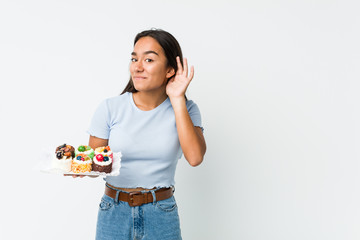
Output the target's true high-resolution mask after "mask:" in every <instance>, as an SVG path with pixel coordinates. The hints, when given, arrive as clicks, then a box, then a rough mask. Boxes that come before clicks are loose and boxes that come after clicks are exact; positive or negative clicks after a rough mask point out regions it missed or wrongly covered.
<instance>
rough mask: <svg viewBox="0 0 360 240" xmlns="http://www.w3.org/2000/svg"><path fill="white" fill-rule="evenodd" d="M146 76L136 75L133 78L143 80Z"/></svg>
mask: <svg viewBox="0 0 360 240" xmlns="http://www.w3.org/2000/svg"><path fill="white" fill-rule="evenodd" d="M145 78H146V77H141V76H134V77H133V79H134V80H143V79H145Z"/></svg>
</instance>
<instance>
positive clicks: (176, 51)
mask: <svg viewBox="0 0 360 240" xmlns="http://www.w3.org/2000/svg"><path fill="white" fill-rule="evenodd" d="M142 37H152V38H154V39H155V40H156V41H157V42H158V43H159V44H160V46H161V47H162V49H163V50H164V52H165V57H166V59H167V67H172V68H173V69H174V70H175V74H176V72H177V70H178V67H177V62H176V57H177V56H179V57H180V62H181V64H183V56H182V51H181V47H180V44H179V43H178V41H177V40H176V39H175V37H174V36H173V35H171V34H170V33H168V32H166V31H164V30H161V29H151V30H145V31H143V32H140V33H138V34H137V35H136V37H135V39H134V46H135V44H136V43H137V41H139V39H140V38H142ZM175 74H174V75H175ZM170 78H171V77H170ZM170 78H169V79H168V81H169V80H170ZM126 92H132V93H135V92H137V90H136V89H135V87H134V83H133V81H132V79H131V76H130V80H129V82H128V84H127V85H126V87H125V88H124V90H123V91H122V93H121V94H124V93H126Z"/></svg>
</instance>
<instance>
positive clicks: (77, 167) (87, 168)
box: [71, 153, 92, 173]
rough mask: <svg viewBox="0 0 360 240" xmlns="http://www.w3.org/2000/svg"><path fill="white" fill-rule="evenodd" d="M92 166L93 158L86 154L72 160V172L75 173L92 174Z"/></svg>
mask: <svg viewBox="0 0 360 240" xmlns="http://www.w3.org/2000/svg"><path fill="white" fill-rule="evenodd" d="M91 165H92V160H91V158H90V157H89V156H88V155H86V154H84V153H79V154H77V155H76V157H75V158H74V159H73V160H72V163H71V171H72V172H74V173H86V172H91V169H92V167H91Z"/></svg>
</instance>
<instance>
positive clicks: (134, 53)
mask: <svg viewBox="0 0 360 240" xmlns="http://www.w3.org/2000/svg"><path fill="white" fill-rule="evenodd" d="M151 53H153V54H156V55H158V56H159V54H158V53H157V52H155V51H152V50H150V51H146V52H144V55H146V54H151ZM131 55H132V56H136V55H137V54H136V52H132V53H131Z"/></svg>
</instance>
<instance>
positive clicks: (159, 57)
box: [130, 37, 174, 92]
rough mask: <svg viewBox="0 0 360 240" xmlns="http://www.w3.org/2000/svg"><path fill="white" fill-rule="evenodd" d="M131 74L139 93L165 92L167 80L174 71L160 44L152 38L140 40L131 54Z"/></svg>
mask: <svg viewBox="0 0 360 240" xmlns="http://www.w3.org/2000/svg"><path fill="white" fill-rule="evenodd" d="M130 74H131V78H132V81H133V83H134V87H135V89H136V90H138V91H140V92H141V91H147V92H149V91H165V88H166V83H167V79H168V78H169V77H171V76H172V75H173V74H174V70H173V68H171V67H168V66H167V59H166V57H165V53H164V50H163V49H162V47H161V46H160V44H159V43H158V42H157V41H156V40H155V39H154V38H152V37H142V38H140V39H139V40H138V41H137V42H136V44H135V46H134V51H133V52H132V53H131V64H130Z"/></svg>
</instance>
